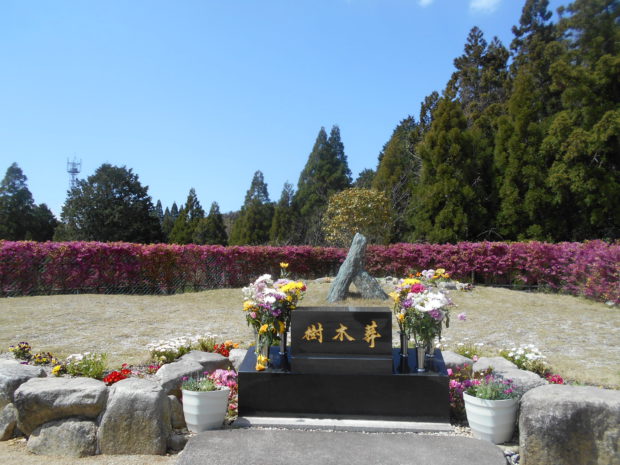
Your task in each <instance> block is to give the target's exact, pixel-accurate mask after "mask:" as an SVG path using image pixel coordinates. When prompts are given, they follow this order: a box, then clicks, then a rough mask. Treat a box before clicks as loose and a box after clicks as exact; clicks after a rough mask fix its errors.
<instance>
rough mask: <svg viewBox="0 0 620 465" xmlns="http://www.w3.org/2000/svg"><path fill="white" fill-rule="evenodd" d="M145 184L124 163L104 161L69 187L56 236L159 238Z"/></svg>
mask: <svg viewBox="0 0 620 465" xmlns="http://www.w3.org/2000/svg"><path fill="white" fill-rule="evenodd" d="M154 212H155V208H154V207H153V202H152V200H151V197H150V196H149V195H148V187H147V186H142V184H140V180H139V179H138V175H137V174H134V173H133V171H132V170H131V169H127V168H126V167H125V166H122V167H118V166H113V165H110V164H107V163H105V164H103V165H101V166H100V167H99V168H97V170H96V171H95V173H94V174H93V175H92V176H89V177H88V179H86V180H83V179H80V180H78V181H77V183H76V185H75V186H74V187H72V188H71V189H70V190H69V193H68V195H67V200H66V201H65V204H64V206H63V207H62V214H61V219H62V224H61V225H59V227H58V228H57V234H56V235H55V238H58V239H70V240H86V241H102V242H112V241H124V242H137V243H142V244H147V243H151V242H158V241H159V240H160V239H161V229H160V226H159V221H158V220H157V218H156V216H155V214H154Z"/></svg>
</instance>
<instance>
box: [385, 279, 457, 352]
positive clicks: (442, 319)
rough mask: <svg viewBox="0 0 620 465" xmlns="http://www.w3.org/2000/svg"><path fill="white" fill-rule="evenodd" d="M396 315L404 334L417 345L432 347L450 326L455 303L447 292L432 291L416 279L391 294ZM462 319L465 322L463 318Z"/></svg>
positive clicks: (405, 281) (400, 286)
mask: <svg viewBox="0 0 620 465" xmlns="http://www.w3.org/2000/svg"><path fill="white" fill-rule="evenodd" d="M390 297H392V299H393V300H394V307H393V311H394V314H395V316H396V321H397V323H398V327H399V329H400V331H401V333H404V334H406V335H407V337H408V338H409V337H411V336H412V335H413V338H414V340H415V343H416V345H422V346H425V347H429V346H430V345H432V343H433V341H434V340H435V338H440V339H441V330H442V326H443V324H445V325H446V327H448V326H449V325H450V312H449V307H450V306H451V305H452V301H451V300H450V298H449V297H448V296H447V294H446V293H445V291H442V290H439V289H436V288H433V287H430V286H428V285H427V284H425V283H423V282H422V281H421V280H419V279H417V278H406V279H401V280H400V281H399V282H398V284H396V286H395V290H394V292H392V293H391V294H390ZM459 318H460V319H465V314H462V317H461V316H459Z"/></svg>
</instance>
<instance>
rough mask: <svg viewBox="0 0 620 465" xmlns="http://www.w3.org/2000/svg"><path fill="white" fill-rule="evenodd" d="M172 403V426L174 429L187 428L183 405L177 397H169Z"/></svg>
mask: <svg viewBox="0 0 620 465" xmlns="http://www.w3.org/2000/svg"><path fill="white" fill-rule="evenodd" d="M168 402H169V403H170V424H171V425H172V428H173V429H181V428H185V427H186V426H187V425H186V424H185V415H184V414H183V404H182V403H181V401H180V400H179V399H178V398H177V397H176V396H168Z"/></svg>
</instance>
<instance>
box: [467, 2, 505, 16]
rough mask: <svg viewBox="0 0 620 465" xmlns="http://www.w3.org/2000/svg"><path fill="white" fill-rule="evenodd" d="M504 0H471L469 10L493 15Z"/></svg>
mask: <svg viewBox="0 0 620 465" xmlns="http://www.w3.org/2000/svg"><path fill="white" fill-rule="evenodd" d="M501 1H502V0H470V2H469V8H470V9H471V10H473V11H478V12H481V13H493V12H494V11H495V10H496V9H497V7H498V6H499V3H500V2H501Z"/></svg>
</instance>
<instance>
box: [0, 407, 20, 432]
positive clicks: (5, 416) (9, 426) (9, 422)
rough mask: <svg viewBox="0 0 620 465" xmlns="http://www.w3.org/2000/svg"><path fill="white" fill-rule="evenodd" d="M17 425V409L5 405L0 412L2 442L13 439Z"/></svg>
mask: <svg viewBox="0 0 620 465" xmlns="http://www.w3.org/2000/svg"><path fill="white" fill-rule="evenodd" d="M16 425H17V409H16V408H15V406H14V405H13V404H8V405H5V406H4V408H3V409H2V410H0V441H8V440H9V439H11V438H12V437H13V432H14V431H15V426H16Z"/></svg>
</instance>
